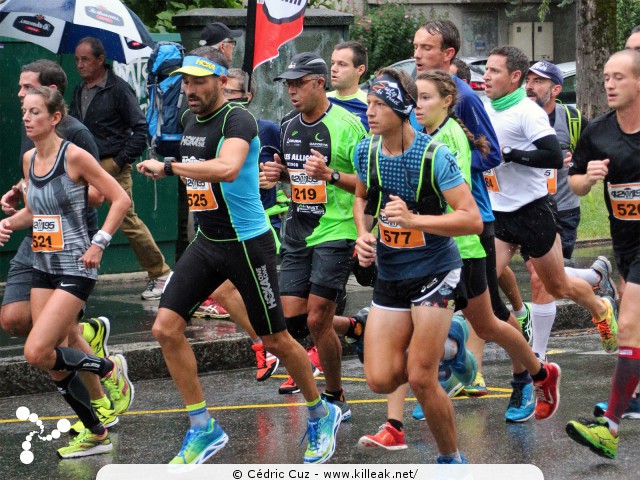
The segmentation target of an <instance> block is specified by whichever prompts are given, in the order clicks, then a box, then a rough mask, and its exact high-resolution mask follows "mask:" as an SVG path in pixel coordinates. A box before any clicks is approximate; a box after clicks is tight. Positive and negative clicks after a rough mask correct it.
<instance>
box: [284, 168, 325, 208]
mask: <svg viewBox="0 0 640 480" xmlns="http://www.w3.org/2000/svg"><path fill="white" fill-rule="evenodd" d="M289 178H290V179H291V200H293V201H294V202H295V203H306V204H317V203H327V182H325V181H324V180H316V179H315V178H313V177H310V176H309V175H307V174H306V172H305V171H304V170H291V169H289Z"/></svg>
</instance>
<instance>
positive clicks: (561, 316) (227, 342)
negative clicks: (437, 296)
mask: <svg viewBox="0 0 640 480" xmlns="http://www.w3.org/2000/svg"><path fill="white" fill-rule="evenodd" d="M592 326H593V324H592V323H591V320H590V315H589V313H588V312H587V311H586V310H584V309H583V308H581V307H579V306H577V305H575V304H574V303H572V302H569V301H564V300H562V301H559V302H558V310H557V314H556V322H555V325H554V332H556V333H557V332H560V331H565V330H584V329H586V328H590V327H592ZM191 345H192V346H193V350H194V352H195V354H196V358H197V359H198V372H199V373H207V372H215V371H220V370H233V369H239V368H250V367H255V356H254V353H253V350H251V348H250V347H251V341H250V339H249V337H248V336H247V335H245V334H240V333H237V334H231V335H225V336H224V337H219V338H215V339H212V340H207V341H197V342H193V343H192V344H191ZM111 350H112V351H113V352H112V353H124V355H125V356H126V358H127V363H128V366H129V378H130V379H131V381H133V382H136V381H140V380H152V379H156V378H167V377H169V372H168V371H167V367H166V365H165V363H164V358H163V357H162V352H161V350H160V347H159V345H158V344H157V343H156V342H144V343H130V344H120V345H114V346H112V347H111ZM344 354H350V351H349V350H347V349H346V347H345V350H344ZM506 358H507V355H506V352H505V351H504V350H503V349H502V348H500V347H498V346H497V345H495V344H487V347H486V348H485V352H484V356H483V361H485V362H487V361H497V360H504V359H506ZM49 391H55V385H54V384H53V382H52V381H51V379H50V378H49V376H48V375H47V374H46V373H45V372H42V371H40V370H37V369H35V368H32V367H30V366H29V365H28V364H27V363H26V362H25V360H24V357H22V356H18V357H10V358H5V359H1V360H0V397H11V396H18V395H29V394H34V393H43V392H49Z"/></svg>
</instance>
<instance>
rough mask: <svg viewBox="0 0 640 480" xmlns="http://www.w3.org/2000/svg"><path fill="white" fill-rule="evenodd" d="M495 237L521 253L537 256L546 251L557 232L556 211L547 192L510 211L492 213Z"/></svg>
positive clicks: (553, 241)
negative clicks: (516, 248) (518, 249)
mask: <svg viewBox="0 0 640 480" xmlns="http://www.w3.org/2000/svg"><path fill="white" fill-rule="evenodd" d="M493 215H494V216H495V217H496V221H495V230H496V238H498V239H500V240H502V241H503V242H507V243H512V244H515V245H520V252H521V253H522V255H523V256H524V255H528V256H529V257H531V258H540V257H543V256H544V255H546V254H547V253H549V251H550V250H551V248H553V244H554V243H555V241H556V235H557V234H558V233H559V228H558V219H557V212H556V209H555V208H554V206H553V203H552V200H551V199H550V197H549V196H548V195H547V196H545V197H542V198H539V199H538V200H534V201H533V202H531V203H528V204H527V205H525V206H524V207H521V208H519V209H518V210H516V211H514V212H498V211H495V210H494V212H493Z"/></svg>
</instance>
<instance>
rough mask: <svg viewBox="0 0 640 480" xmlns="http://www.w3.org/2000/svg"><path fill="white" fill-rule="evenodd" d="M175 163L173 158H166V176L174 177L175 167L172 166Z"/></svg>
mask: <svg viewBox="0 0 640 480" xmlns="http://www.w3.org/2000/svg"><path fill="white" fill-rule="evenodd" d="M172 163H173V161H172V159H171V158H165V159H164V174H165V175H166V176H167V177H172V176H173V165H171V164H172Z"/></svg>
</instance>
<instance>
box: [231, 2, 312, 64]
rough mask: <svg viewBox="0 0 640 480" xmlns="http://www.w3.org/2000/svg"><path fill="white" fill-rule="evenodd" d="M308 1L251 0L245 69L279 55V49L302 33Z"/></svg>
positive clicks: (248, 15)
mask: <svg viewBox="0 0 640 480" xmlns="http://www.w3.org/2000/svg"><path fill="white" fill-rule="evenodd" d="M306 7H307V0H249V5H248V7H247V9H248V10H247V37H246V47H245V54H244V65H243V68H242V69H243V70H244V71H246V72H248V73H249V74H251V72H252V71H253V69H254V68H256V67H257V66H258V65H260V64H262V63H264V62H266V61H268V60H271V59H272V58H276V57H277V56H278V49H279V48H280V47H281V46H282V45H284V44H285V43H287V42H288V41H290V40H293V39H294V38H296V37H297V36H298V35H300V34H301V33H302V23H303V21H304V11H305V9H306Z"/></svg>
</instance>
